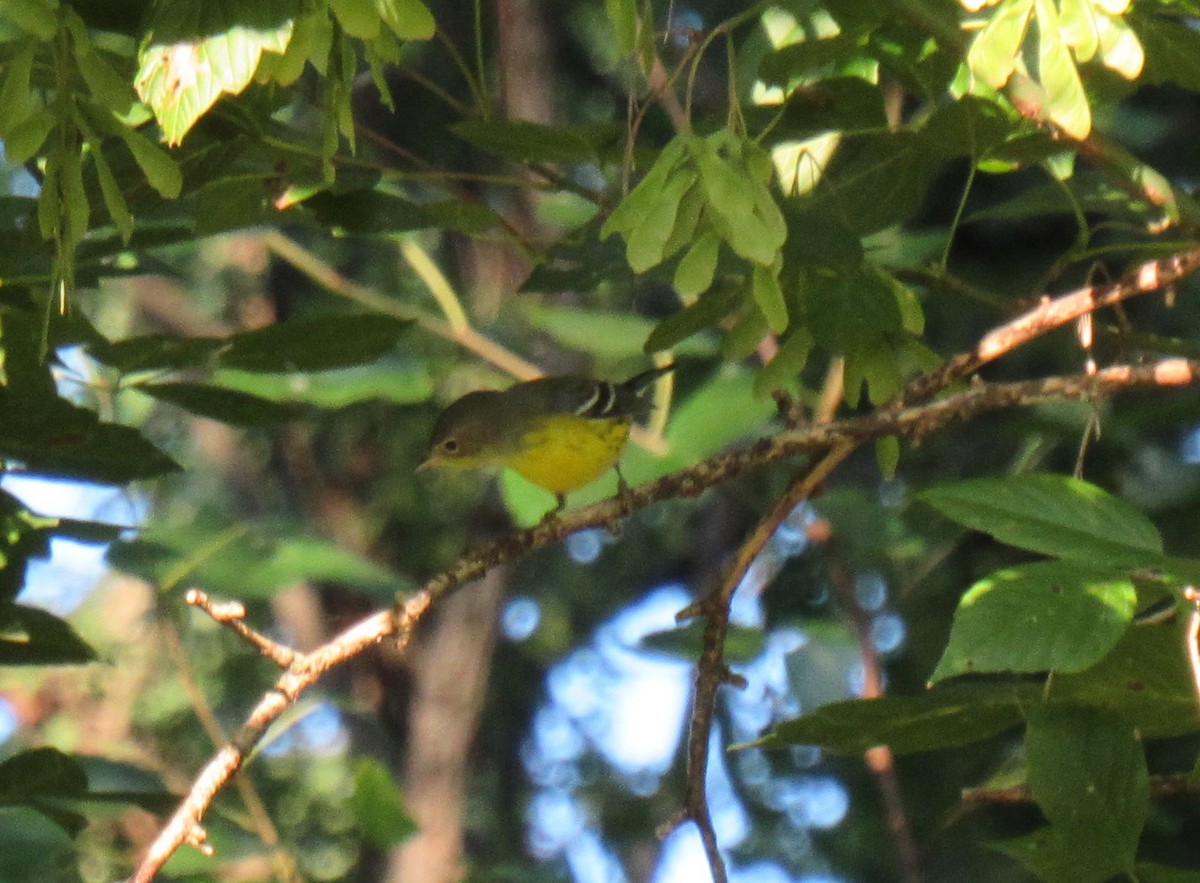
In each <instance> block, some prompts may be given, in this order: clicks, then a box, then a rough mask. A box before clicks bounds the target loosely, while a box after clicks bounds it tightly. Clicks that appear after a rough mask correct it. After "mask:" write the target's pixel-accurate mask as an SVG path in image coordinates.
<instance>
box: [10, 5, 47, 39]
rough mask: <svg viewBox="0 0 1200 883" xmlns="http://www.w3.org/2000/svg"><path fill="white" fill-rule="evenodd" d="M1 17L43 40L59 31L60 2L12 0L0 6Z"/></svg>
mask: <svg viewBox="0 0 1200 883" xmlns="http://www.w3.org/2000/svg"><path fill="white" fill-rule="evenodd" d="M0 18H5V19H7V20H8V21H10V22H12V23H13V24H15V25H16V26H17V27H18V28H20V29H21V30H23V31H25V32H26V33H28V34H33V36H35V37H37V38H38V39H39V40H42V41H46V40H50V39H52V38H53V37H54V35H55V34H56V33H57V32H58V4H57V3H48V2H47V0H10V2H8V3H5V4H4V5H3V6H0Z"/></svg>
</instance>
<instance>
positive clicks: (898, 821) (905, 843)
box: [815, 525, 922, 883]
mask: <svg viewBox="0 0 1200 883" xmlns="http://www.w3.org/2000/svg"><path fill="white" fill-rule="evenodd" d="M815 533H816V534H818V535H819V536H820V537H821V541H822V547H823V549H824V552H825V566H826V569H827V571H828V573H829V581H830V583H831V584H832V585H833V594H834V597H836V598H837V600H838V606H839V607H841V608H842V612H843V613H845V615H846V618H847V619H849V620H850V626H851V628H852V629H853V631H854V636H855V638H856V639H857V640H858V649H859V655H860V657H861V659H862V667H863V686H862V698H864V699H877V698H879V697H880V696H882V695H883V694H884V682H883V666H882V665H881V664H880V661H879V651H878V649H876V647H875V642H874V641H872V640H871V618H870V617H869V616H868V615H867V613H866V611H864V610H863V609H862V606H861V605H860V604H859V603H858V598H857V596H856V593H855V591H854V575H853V573H852V571H851V569H850V564H849V562H848V561H847V560H846V556H845V554H844V553H843V552H842V548H841V543H839V542H838V539H837V537H836V536H835V535H834V534H833V530H832V527H830V526H827V525H826V526H824V527H823V528H822V529H821V530H820V531H816V532H815ZM864 760H866V763H867V767H868V769H870V770H871V773H872V775H874V777H875V783H876V785H877V786H878V788H879V795H880V798H881V799H882V801H883V808H884V814H885V816H886V819H887V827H888V833H889V834H890V835H891V837H892V845H893V846H894V847H895V849H896V855H897V857H898V858H899V860H900V877H901V879H902V880H904V881H905V883H921V880H922V874H921V859H920V855H919V853H918V852H917V845H916V842H915V841H914V840H913V836H912V830H911V829H910V828H909V824H908V814H907V812H906V811H905V809H904V800H903V798H902V797H901V794H900V781H899V779H898V778H897V776H896V762H895V758H894V757H893V755H892V750H891V748H889V747H888V746H887V745H876V746H874V747H872V748H868V749H867V751H866V753H865V755H864Z"/></svg>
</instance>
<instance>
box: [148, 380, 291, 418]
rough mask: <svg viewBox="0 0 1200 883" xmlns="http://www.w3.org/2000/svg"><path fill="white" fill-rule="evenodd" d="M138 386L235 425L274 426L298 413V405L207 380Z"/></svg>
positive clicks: (168, 400)
mask: <svg viewBox="0 0 1200 883" xmlns="http://www.w3.org/2000/svg"><path fill="white" fill-rule="evenodd" d="M138 389H140V390H141V391H142V392H144V393H147V394H148V395H152V396H154V398H156V399H158V400H159V401H163V402H170V403H171V404H173V405H178V406H179V407H180V408H183V409H184V410H185V411H187V412H189V413H191V414H195V415H196V416H198V417H208V418H211V419H213V420H220V421H221V422H222V423H231V424H233V425H235V426H274V425H276V424H279V423H284V422H286V421H288V420H292V419H294V418H295V417H296V416H297V415H298V411H297V409H296V408H294V407H288V406H286V405H281V404H279V403H277V402H272V401H268V400H267V399H263V398H260V397H258V396H255V395H251V394H249V393H246V392H239V391H238V390H233V389H222V388H221V387H219V386H211V385H209V384H205V383H146V384H143V385H142V386H139V387H138Z"/></svg>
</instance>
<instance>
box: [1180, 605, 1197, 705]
mask: <svg viewBox="0 0 1200 883" xmlns="http://www.w3.org/2000/svg"><path fill="white" fill-rule="evenodd" d="M1183 598H1184V600H1185V601H1190V602H1191V604H1192V612H1191V613H1190V614H1189V615H1188V623H1187V631H1186V633H1185V634H1184V638H1183V640H1184V644H1185V648H1186V650H1187V658H1188V665H1189V666H1190V667H1191V669H1192V689H1193V690H1194V691H1195V693H1196V701H1197V702H1198V703H1200V591H1197V590H1196V587H1195V586H1185V587H1184V589H1183Z"/></svg>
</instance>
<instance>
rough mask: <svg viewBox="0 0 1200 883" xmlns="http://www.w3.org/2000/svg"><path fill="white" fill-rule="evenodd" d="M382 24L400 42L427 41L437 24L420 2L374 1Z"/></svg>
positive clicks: (408, 0)
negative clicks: (389, 29)
mask: <svg viewBox="0 0 1200 883" xmlns="http://www.w3.org/2000/svg"><path fill="white" fill-rule="evenodd" d="M375 5H376V7H377V8H378V9H379V15H380V17H381V18H382V19H383V23H384V24H386V25H387V26H388V27H389V28H391V30H392V33H393V34H395V35H396V36H397V37H399V38H400V39H401V40H428V39H429V38H430V37H432V36H433V34H434V31H435V29H436V27H437V23H436V22H435V21H434V20H433V15H432V13H430V11H429V7H427V6H426V5H425V4H424V3H422V2H421V0H375Z"/></svg>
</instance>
